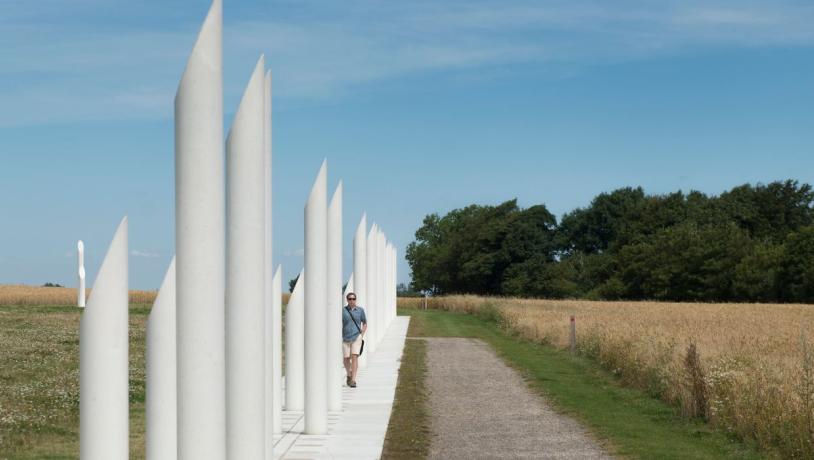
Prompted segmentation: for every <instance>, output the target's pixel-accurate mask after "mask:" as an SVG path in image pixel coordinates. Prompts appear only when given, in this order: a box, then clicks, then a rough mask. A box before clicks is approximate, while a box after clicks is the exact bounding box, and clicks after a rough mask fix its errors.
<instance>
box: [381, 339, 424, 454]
mask: <svg viewBox="0 0 814 460" xmlns="http://www.w3.org/2000/svg"><path fill="white" fill-rule="evenodd" d="M426 356H427V344H426V342H424V341H423V340H415V339H408V340H407V342H406V343H405V345H404V354H403V355H402V358H401V367H399V379H398V384H397V386H396V399H395V402H394V403H393V412H392V413H391V415H390V423H389V424H388V426H387V435H386V437H385V440H384V449H383V450H382V458H384V459H405V460H412V459H416V460H418V459H422V458H426V457H427V453H428V452H429V447H430V431H429V423H430V421H429V416H430V415H429V409H428V407H427V393H426V391H425V390H424V377H425V375H426V373H427V364H426Z"/></svg>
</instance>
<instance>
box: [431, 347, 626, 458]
mask: <svg viewBox="0 0 814 460" xmlns="http://www.w3.org/2000/svg"><path fill="white" fill-rule="evenodd" d="M425 340H426V341H427V379H426V384H427V390H428V392H429V394H428V396H429V401H428V402H429V408H430V413H431V416H430V427H431V432H432V433H433V437H432V439H431V441H430V452H429V458H431V459H453V458H466V459H471V458H580V459H582V458H611V457H610V456H609V455H607V454H606V453H605V452H604V451H603V450H602V449H601V448H600V447H599V445H598V444H597V443H596V442H595V441H593V440H592V439H591V438H590V437H589V436H588V435H587V433H586V431H585V430H584V429H583V428H582V427H581V426H580V425H579V424H578V423H577V422H576V421H574V420H573V419H571V418H569V417H567V416H564V415H561V414H558V413H556V412H554V411H553V410H552V409H551V408H550V407H548V405H547V404H546V403H545V401H544V400H543V399H542V398H541V397H539V396H538V395H536V394H533V393H532V392H531V391H530V390H529V388H528V385H527V384H526V383H525V382H524V381H523V379H522V377H521V376H520V375H519V374H518V373H517V371H515V370H514V369H512V368H510V367H509V366H507V365H506V364H505V363H504V362H503V360H502V359H500V358H499V357H498V356H497V355H496V354H495V352H494V351H493V350H492V349H491V348H490V347H489V345H487V344H486V343H484V342H482V341H480V340H477V339H468V338H426V339H425Z"/></svg>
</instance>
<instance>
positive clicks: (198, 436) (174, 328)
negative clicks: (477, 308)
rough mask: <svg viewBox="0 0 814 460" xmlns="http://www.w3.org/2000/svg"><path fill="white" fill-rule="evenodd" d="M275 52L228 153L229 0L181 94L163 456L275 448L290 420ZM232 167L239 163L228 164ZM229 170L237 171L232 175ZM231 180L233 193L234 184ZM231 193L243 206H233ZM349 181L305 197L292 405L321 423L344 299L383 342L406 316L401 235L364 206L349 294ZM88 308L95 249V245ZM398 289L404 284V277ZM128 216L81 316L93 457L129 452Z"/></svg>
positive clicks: (150, 445) (334, 376) (155, 384)
mask: <svg viewBox="0 0 814 460" xmlns="http://www.w3.org/2000/svg"><path fill="white" fill-rule="evenodd" d="M264 67H265V62H264V59H263V58H262V57H261V58H260V59H259V60H258V62H257V65H256V66H255V69H254V72H253V73H252V76H251V78H250V80H249V83H248V85H247V87H246V90H245V92H244V95H243V98H242V100H241V102H240V105H239V107H238V110H237V112H236V115H235V118H234V121H233V124H232V127H231V129H230V132H229V136H228V138H227V140H226V155H225V159H226V161H225V162H224V161H223V160H224V148H223V145H224V143H223V96H222V94H223V77H222V74H223V72H222V6H221V0H214V1H213V3H212V7H211V8H210V11H209V13H208V15H207V18H206V20H205V21H204V24H203V26H202V28H201V31H200V34H199V36H198V39H197V41H196V44H195V46H194V48H193V51H192V53H191V55H190V57H189V61H188V63H187V67H186V69H185V71H184V75H183V76H182V78H181V82H180V84H179V87H178V92H177V95H176V100H175V131H176V145H175V150H176V158H175V159H176V165H175V166H176V203H175V204H176V252H177V255H176V257H175V258H174V259H173V261H172V263H171V264H170V267H169V269H168V271H167V273H166V275H165V278H164V282H163V283H162V286H161V289H160V291H159V294H158V296H157V298H156V301H155V304H154V306H153V311H152V312H151V314H150V317H149V319H148V325H147V403H146V406H147V407H146V411H147V414H146V418H147V436H146V438H147V439H146V441H147V449H146V453H147V457H148V459H151V460H152V459H165V458H166V459H170V458H180V459H196V460H197V459H222V458H240V459H263V458H272V447H273V435H274V434H279V433H280V432H281V431H282V426H281V425H282V422H281V419H282V417H281V408H282V393H281V388H282V385H281V381H282V377H281V363H282V352H281V350H282V340H281V339H282V337H281V336H282V327H281V323H282V313H281V311H282V306H281V274H280V268H278V269H277V270H276V273H274V275H273V276H272V244H271V236H272V235H271V223H272V208H271V167H272V165H271V155H272V152H271V74H270V73H266V74H264ZM224 164H225V165H226V170H225V171H224ZM224 179H225V180H224ZM227 191H228V193H227ZM227 197H228V202H227ZM341 229H342V185H341V182H340V184H339V186H338V187H337V190H336V192H335V193H334V195H333V197H332V199H331V201H330V205H329V204H328V201H327V166H326V164H325V163H323V165H322V168H321V169H320V172H319V174H318V176H317V179H316V181H315V183H314V186H313V188H312V190H311V194H310V196H309V199H308V202H307V204H306V206H305V268H304V269H303V271H301V272H300V276H299V279H298V282H297V283H296V286H295V288H294V290H293V292H292V295H291V297H290V300H289V304H288V307H287V313H286V360H285V361H286V379H287V380H286V387H287V388H286V394H285V396H286V398H285V399H286V401H285V406H286V408H287V409H288V410H293V411H304V412H305V431H306V433H307V434H325V433H327V429H328V427H327V420H328V411H329V410H330V411H339V410H341V387H342V377H343V371H342V367H341V362H342V354H341V340H342V339H341V327H342V326H341V322H342V311H341V308H342V306H343V305H344V294H345V293H346V292H350V291H349V290H350V289H355V292H356V294H357V297H358V298H359V299H360V304H361V305H363V306H365V307H367V312H368V320H369V322H368V325H369V327H370V329H369V330H370V331H372V335H371V333H370V332H369V333H368V338H367V339H368V342H367V343H369V344H370V345H369V348H367V350H366V351H367V353H366V354H365V356H367V355H369V354H370V353H372V352H375V349H376V348H377V346H378V343H379V342H380V340H381V339H382V338H383V336H384V331H385V329H386V327H387V326H388V325H389V323H390V321H391V320H392V316H395V309H394V308H390V307H389V305H390V303H392V305H395V302H394V300H393V302H390V300H388V296H389V295H390V293H391V292H392V293H393V294H392V295H395V290H394V289H392V288H394V287H395V271H394V270H391V269H390V268H389V264H390V263H391V261H392V262H394V261H395V258H394V257H392V258H391V256H390V255H389V251H390V249H389V247H390V245H389V243H387V241H386V238H385V237H384V233H382V232H381V231H380V230H379V228H378V227H377V226H376V225H375V224H374V226H373V228H371V230H370V233H368V234H366V233H365V232H366V231H367V221H366V217H364V216H363V218H362V222H361V223H360V226H359V228H358V229H357V232H356V236H355V238H354V264H353V266H354V274H353V275H352V276H351V279H350V280H349V283H348V289H349V290H348V291H346V292H345V293H343V292H342V232H341ZM78 251H79V255H80V266H79V274H80V287H81V288H82V289H81V291H80V294H79V297H78V299H77V303H78V304H79V305H80V306H83V305H84V299H83V294H84V286H83V284H84V276H83V274H84V267H83V259H82V258H83V253H84V248H83V245H82V244H81V242H80V244H79V246H78ZM389 284H393V286H389ZM127 317H128V286H127V220H126V218H125V219H124V220H123V221H122V223H121V224H120V226H119V228H118V230H117V232H116V234H115V236H114V239H113V242H112V243H111V245H110V248H109V250H108V253H107V255H106V257H105V259H104V262H103V264H102V267H101V269H100V271H99V275H98V277H97V279H96V282H95V283H94V291H93V296H92V297H91V299H90V301H89V302H88V305H87V307H86V308H85V311H84V313H83V317H82V320H81V323H80V329H81V331H80V381H81V389H80V395H81V396H80V398H81V402H80V420H81V430H80V432H81V434H80V438H81V456H82V458H83V459H111V458H114V459H116V458H127V456H128V450H129V449H128V425H129V423H128V387H127V383H128V331H127Z"/></svg>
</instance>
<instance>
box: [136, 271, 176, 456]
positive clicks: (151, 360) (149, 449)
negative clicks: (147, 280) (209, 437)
mask: <svg viewBox="0 0 814 460" xmlns="http://www.w3.org/2000/svg"><path fill="white" fill-rule="evenodd" d="M146 342H147V353H146V355H147V360H146V361H147V363H146V370H147V372H146V380H147V383H146V395H145V396H146V397H145V408H144V409H145V416H146V419H147V421H146V425H147V426H146V433H145V438H146V439H145V441H146V451H145V454H146V457H147V458H148V459H149V460H173V459H175V458H176V457H177V456H178V436H177V433H178V425H177V423H178V422H177V421H178V417H177V409H178V407H177V404H178V400H177V393H176V391H177V388H176V385H177V381H176V362H175V353H176V347H175V257H173V258H172V261H171V262H170V267H169V268H168V269H167V274H166V275H165V276H164V282H163V283H161V289H159V291H158V296H156V298H155V302H154V303H153V309H152V310H150V316H149V317H148V318H147V336H146Z"/></svg>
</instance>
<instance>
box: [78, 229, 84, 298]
mask: <svg viewBox="0 0 814 460" xmlns="http://www.w3.org/2000/svg"><path fill="white" fill-rule="evenodd" d="M76 251H77V258H78V259H79V260H78V262H79V267H78V269H77V276H78V277H79V287H77V289H76V306H77V307H79V308H84V307H85V243H83V242H82V240H79V242H78V243H76Z"/></svg>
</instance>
